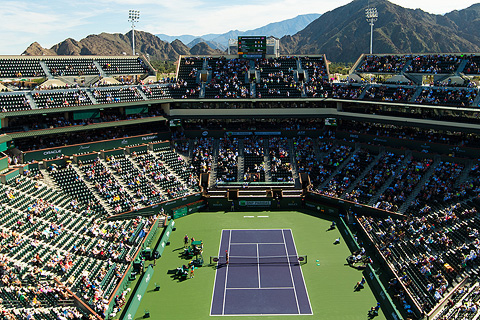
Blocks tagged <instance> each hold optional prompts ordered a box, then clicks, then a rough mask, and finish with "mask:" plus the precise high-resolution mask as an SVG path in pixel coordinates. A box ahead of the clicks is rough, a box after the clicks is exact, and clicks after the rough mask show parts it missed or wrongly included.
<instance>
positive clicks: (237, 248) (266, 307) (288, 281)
mask: <svg viewBox="0 0 480 320" xmlns="http://www.w3.org/2000/svg"><path fill="white" fill-rule="evenodd" d="M225 250H228V252H229V256H230V259H229V260H230V261H229V264H226V263H225V262H226V261H225V258H224V256H225ZM219 256H220V260H219V262H218V264H217V266H218V267H217V271H216V274H215V285H214V289H213V297H212V307H211V310H210V315H212V316H222V315H228V316H230V315H299V314H302V315H309V314H312V308H311V306H310V300H309V299H308V294H307V289H306V288H305V282H304V280H303V274H302V269H301V268H300V264H298V263H288V262H287V260H288V259H290V262H293V261H292V260H293V259H292V258H291V257H292V256H295V257H296V256H297V250H296V248H295V243H294V241H293V236H292V231H291V230H290V229H277V230H223V231H222V237H221V240H220V250H219ZM222 256H223V257H222ZM280 257H283V258H280ZM288 257H290V258H288ZM282 259H284V262H285V263H282ZM262 260H263V261H262ZM277 262H280V263H277Z"/></svg>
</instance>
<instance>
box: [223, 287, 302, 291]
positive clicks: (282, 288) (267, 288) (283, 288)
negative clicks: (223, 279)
mask: <svg viewBox="0 0 480 320" xmlns="http://www.w3.org/2000/svg"><path fill="white" fill-rule="evenodd" d="M269 289H281V290H285V289H290V290H291V289H293V287H266V288H227V290H269Z"/></svg>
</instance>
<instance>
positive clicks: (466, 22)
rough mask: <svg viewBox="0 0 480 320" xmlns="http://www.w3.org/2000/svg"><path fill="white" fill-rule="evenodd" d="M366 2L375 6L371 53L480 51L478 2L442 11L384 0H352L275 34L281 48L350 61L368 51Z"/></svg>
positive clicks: (479, 11) (288, 51)
mask: <svg viewBox="0 0 480 320" xmlns="http://www.w3.org/2000/svg"><path fill="white" fill-rule="evenodd" d="M368 4H370V5H371V6H373V7H376V8H377V11H378V20H377V21H376V22H375V26H374V33H373V52H374V53H426V52H429V53H431V52H480V4H475V5H472V6H471V7H469V8H466V9H463V10H459V11H457V10H455V11H452V12H450V13H447V14H445V15H437V14H430V13H427V12H425V11H422V10H420V9H416V10H413V9H406V8H403V7H401V6H398V5H396V4H393V3H391V2H389V1H387V0H370V1H368V0H354V1H352V2H350V3H349V4H347V5H344V6H342V7H339V8H337V9H334V10H332V11H329V12H326V13H324V14H323V15H322V16H321V17H319V18H318V19H316V20H315V21H313V22H312V23H311V24H309V25H308V26H307V27H306V28H305V29H303V30H301V31H299V32H298V33H296V34H295V35H293V36H288V35H287V36H284V37H282V38H281V39H280V48H281V53H282V54H314V53H317V54H318V53H325V54H326V56H327V57H328V59H329V60H332V61H342V62H352V61H355V60H356V59H357V58H358V57H359V56H360V54H362V53H368V52H369V45H370V25H369V24H368V23H367V22H366V21H365V9H366V8H367V6H368Z"/></svg>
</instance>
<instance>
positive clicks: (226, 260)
mask: <svg viewBox="0 0 480 320" xmlns="http://www.w3.org/2000/svg"><path fill="white" fill-rule="evenodd" d="M225 263H226V264H228V250H225Z"/></svg>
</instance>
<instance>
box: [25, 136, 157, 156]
mask: <svg viewBox="0 0 480 320" xmlns="http://www.w3.org/2000/svg"><path fill="white" fill-rule="evenodd" d="M158 140H159V134H148V135H143V136H135V137H128V138H121V139H112V140H104V141H98V142H91V143H83V144H77V145H72V146H62V147H60V148H52V149H43V150H37V151H29V152H25V153H24V154H23V162H29V161H32V160H37V161H40V160H43V159H45V158H54V157H57V156H63V155H66V156H71V155H74V154H77V153H84V152H98V151H100V150H112V149H116V148H119V147H125V146H129V145H136V144H142V143H145V142H153V141H158Z"/></svg>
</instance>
